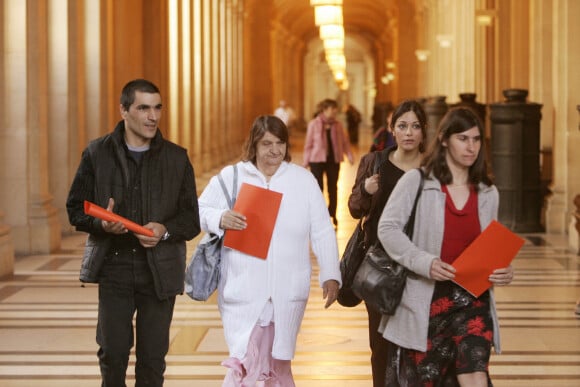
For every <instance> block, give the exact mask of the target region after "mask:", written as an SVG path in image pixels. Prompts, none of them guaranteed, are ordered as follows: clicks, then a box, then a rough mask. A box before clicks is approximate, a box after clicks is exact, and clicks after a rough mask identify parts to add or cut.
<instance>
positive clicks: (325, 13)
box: [314, 5, 343, 26]
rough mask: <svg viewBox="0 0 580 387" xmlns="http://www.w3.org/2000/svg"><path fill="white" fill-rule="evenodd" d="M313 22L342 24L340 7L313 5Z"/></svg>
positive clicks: (317, 23) (318, 24)
mask: <svg viewBox="0 0 580 387" xmlns="http://www.w3.org/2000/svg"><path fill="white" fill-rule="evenodd" d="M314 24H316V25H317V26H321V25H323V24H343V19H342V7H341V6H336V5H317V6H316V7H314Z"/></svg>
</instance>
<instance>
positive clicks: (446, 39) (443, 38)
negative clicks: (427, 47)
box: [437, 35, 453, 48]
mask: <svg viewBox="0 0 580 387" xmlns="http://www.w3.org/2000/svg"><path fill="white" fill-rule="evenodd" d="M437 41H438V42H439V46H440V47H442V48H449V47H451V44H452V43H453V36H451V35H437Z"/></svg>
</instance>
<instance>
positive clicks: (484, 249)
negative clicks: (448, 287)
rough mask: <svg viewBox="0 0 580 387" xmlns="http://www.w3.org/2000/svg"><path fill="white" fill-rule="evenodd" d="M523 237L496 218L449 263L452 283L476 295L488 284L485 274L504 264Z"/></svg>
mask: <svg viewBox="0 0 580 387" xmlns="http://www.w3.org/2000/svg"><path fill="white" fill-rule="evenodd" d="M523 244H524V240H523V239H522V238H520V237H519V236H518V235H516V234H514V233H513V232H512V231H510V230H509V229H508V228H507V227H505V226H504V225H502V224H501V223H499V222H498V221H495V220H494V221H492V222H491V223H490V224H489V226H487V228H486V229H485V230H483V232H482V233H481V234H479V236H478V237H477V238H476V239H475V240H474V241H473V242H472V243H471V244H470V245H469V246H468V247H467V248H466V249H465V250H464V251H463V253H461V255H460V256H459V257H457V259H456V260H455V261H454V262H453V267H454V268H455V269H456V270H457V271H456V272H455V278H454V280H453V281H454V282H455V283H457V284H458V285H459V286H461V287H462V288H464V289H465V290H467V291H468V292H469V293H471V294H473V295H474V296H475V297H479V296H480V295H481V294H482V293H483V292H485V291H486V290H487V289H489V288H490V287H491V285H492V283H491V282H490V281H489V279H488V277H489V276H490V274H491V273H492V272H493V271H494V270H495V269H500V268H504V267H508V266H509V265H510V263H511V262H512V260H513V259H514V258H515V256H516V254H517V253H518V251H519V250H520V249H521V247H522V246H523Z"/></svg>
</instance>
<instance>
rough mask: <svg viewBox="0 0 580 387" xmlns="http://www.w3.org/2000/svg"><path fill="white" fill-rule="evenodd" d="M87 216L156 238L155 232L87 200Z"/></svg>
mask: <svg viewBox="0 0 580 387" xmlns="http://www.w3.org/2000/svg"><path fill="white" fill-rule="evenodd" d="M85 214H87V215H90V216H94V217H95V218H99V219H101V220H106V221H107V222H121V223H123V225H124V226H125V227H127V229H128V230H131V231H133V232H135V233H137V234H141V235H146V236H150V237H152V236H154V235H155V234H153V230H149V229H148V228H145V227H143V226H141V225H139V224H137V223H135V222H132V221H130V220H129V219H127V218H123V217H122V216H119V215H117V214H115V213H113V212H111V211H107V210H106V209H104V208H103V207H99V206H97V205H96V204H95V203H91V202H89V201H87V200H85Z"/></svg>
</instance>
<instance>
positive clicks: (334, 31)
mask: <svg viewBox="0 0 580 387" xmlns="http://www.w3.org/2000/svg"><path fill="white" fill-rule="evenodd" d="M319 34H320V39H322V40H325V39H344V27H343V26H342V25H341V24H322V25H321V26H320V29H319Z"/></svg>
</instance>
